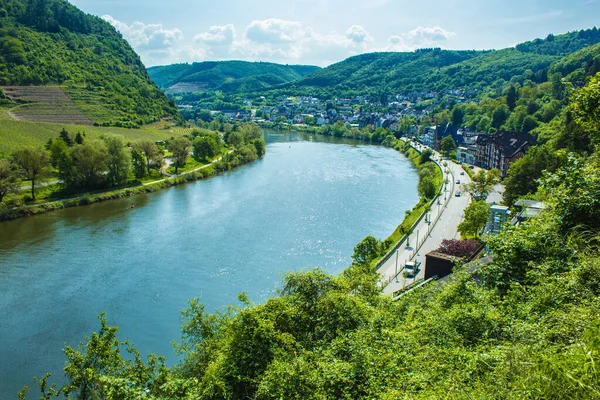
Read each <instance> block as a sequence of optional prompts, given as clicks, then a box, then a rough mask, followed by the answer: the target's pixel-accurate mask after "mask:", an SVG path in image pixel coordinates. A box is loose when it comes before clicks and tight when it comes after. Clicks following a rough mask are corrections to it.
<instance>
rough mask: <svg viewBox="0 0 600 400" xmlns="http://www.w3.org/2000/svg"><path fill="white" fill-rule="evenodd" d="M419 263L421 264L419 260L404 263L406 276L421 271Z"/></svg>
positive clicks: (410, 276) (408, 276)
mask: <svg viewBox="0 0 600 400" xmlns="http://www.w3.org/2000/svg"><path fill="white" fill-rule="evenodd" d="M419 265H421V263H420V262H419V261H416V260H415V261H407V262H406V264H404V276H405V277H407V278H412V277H413V276H415V275H416V274H417V272H418V271H419Z"/></svg>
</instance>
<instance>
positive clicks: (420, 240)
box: [377, 145, 471, 295]
mask: <svg viewBox="0 0 600 400" xmlns="http://www.w3.org/2000/svg"><path fill="white" fill-rule="evenodd" d="M416 148H417V150H419V151H421V150H424V149H425V147H424V146H421V145H418V146H416ZM434 158H435V161H436V162H437V163H438V165H439V166H440V168H441V169H442V173H443V178H444V179H443V181H444V182H445V181H446V179H447V182H448V183H447V184H445V185H444V188H443V189H442V193H441V195H440V197H438V200H437V201H436V202H434V203H433V205H432V206H431V210H430V211H429V212H428V213H427V215H426V217H425V218H422V219H421V220H420V221H419V223H418V224H417V225H416V226H415V228H414V229H413V231H412V232H411V234H410V235H409V237H408V240H405V241H403V242H401V243H400V244H399V245H398V247H397V248H396V249H395V251H394V252H393V253H391V254H389V255H388V257H387V259H385V261H383V262H382V263H381V264H380V266H379V268H378V269H377V273H378V274H379V275H380V282H381V285H382V287H383V293H384V294H387V295H392V294H393V293H394V292H396V291H399V290H401V289H403V288H405V287H407V286H410V285H412V284H413V283H414V282H415V281H419V280H421V279H423V277H424V269H425V254H427V253H429V252H430V251H433V250H435V249H437V248H438V247H440V245H441V243H442V240H444V239H459V238H460V234H459V233H458V232H457V231H456V228H457V226H458V224H459V223H460V222H461V221H462V219H463V216H464V210H465V208H467V206H468V205H469V203H470V200H471V199H470V196H469V195H468V194H466V193H464V191H463V189H462V185H463V184H465V183H470V182H471V180H470V178H469V176H468V175H467V174H466V173H465V174H464V175H461V172H463V173H464V171H463V169H462V167H461V166H460V165H457V164H455V163H453V162H451V161H446V163H447V167H444V165H443V164H444V161H442V160H441V156H440V154H439V153H437V152H436V153H435V156H434ZM457 181H460V183H457ZM457 191H459V192H460V196H458V197H457V196H456V192H457ZM407 261H417V262H419V263H420V266H419V269H418V271H417V273H416V274H415V276H413V277H405V276H404V265H405V264H406V262H407Z"/></svg>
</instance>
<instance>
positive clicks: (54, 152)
mask: <svg viewBox="0 0 600 400" xmlns="http://www.w3.org/2000/svg"><path fill="white" fill-rule="evenodd" d="M50 155H51V160H52V166H53V167H54V168H56V169H57V170H58V176H59V178H60V180H61V181H62V182H63V185H64V186H65V187H71V186H72V185H73V183H74V169H73V159H72V157H71V148H69V146H68V145H67V144H66V143H65V142H64V140H54V141H53V142H52V144H51V145H50Z"/></svg>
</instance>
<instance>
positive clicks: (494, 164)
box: [476, 132, 536, 177]
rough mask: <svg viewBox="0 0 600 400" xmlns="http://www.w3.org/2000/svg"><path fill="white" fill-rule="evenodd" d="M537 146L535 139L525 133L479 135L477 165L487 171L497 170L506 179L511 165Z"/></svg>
mask: <svg viewBox="0 0 600 400" xmlns="http://www.w3.org/2000/svg"><path fill="white" fill-rule="evenodd" d="M535 144H536V139H535V137H533V136H531V135H530V134H528V133H524V132H496V133H494V134H493V135H479V136H478V137H477V142H476V147H477V150H476V159H477V165H479V166H480V167H482V168H486V169H492V168H497V169H499V170H500V173H501V175H502V176H503V177H504V176H506V173H507V172H508V166H509V165H510V163H512V162H513V161H515V160H518V159H519V158H521V157H523V156H524V155H525V152H526V151H527V150H528V149H529V147H531V146H533V145H535Z"/></svg>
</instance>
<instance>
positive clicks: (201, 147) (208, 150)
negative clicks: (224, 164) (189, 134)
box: [192, 136, 221, 160]
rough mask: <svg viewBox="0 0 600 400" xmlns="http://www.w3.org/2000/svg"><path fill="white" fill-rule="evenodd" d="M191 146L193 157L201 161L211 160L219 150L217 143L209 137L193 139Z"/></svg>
mask: <svg viewBox="0 0 600 400" xmlns="http://www.w3.org/2000/svg"><path fill="white" fill-rule="evenodd" d="M192 146H193V149H194V157H196V158H198V159H203V160H208V159H210V158H213V157H214V156H216V155H217V154H218V153H219V151H220V150H221V149H220V148H219V145H218V144H217V142H216V141H215V140H214V139H213V138H212V137H210V136H201V137H198V138H196V139H194V141H193V142H192Z"/></svg>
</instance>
